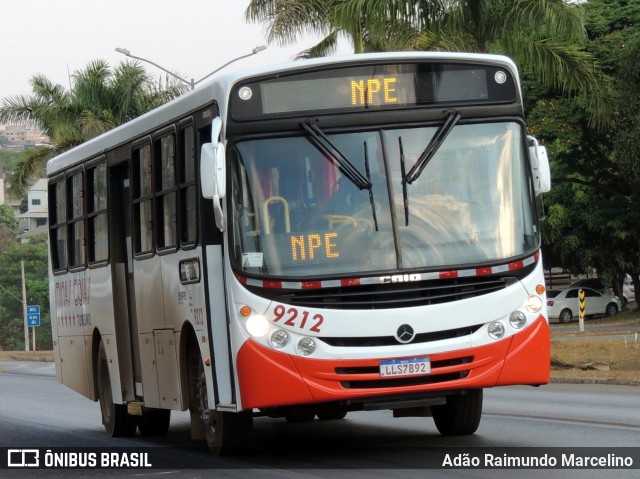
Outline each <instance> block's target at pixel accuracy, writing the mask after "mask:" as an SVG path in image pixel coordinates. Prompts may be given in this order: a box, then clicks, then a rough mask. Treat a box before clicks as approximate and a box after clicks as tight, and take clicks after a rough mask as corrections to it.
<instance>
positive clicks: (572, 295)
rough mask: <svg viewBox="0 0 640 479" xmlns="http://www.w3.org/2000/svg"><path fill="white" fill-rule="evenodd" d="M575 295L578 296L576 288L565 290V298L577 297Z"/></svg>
mask: <svg viewBox="0 0 640 479" xmlns="http://www.w3.org/2000/svg"><path fill="white" fill-rule="evenodd" d="M577 297H578V290H577V289H572V290H570V291H567V298H577Z"/></svg>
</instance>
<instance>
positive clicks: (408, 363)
mask: <svg viewBox="0 0 640 479" xmlns="http://www.w3.org/2000/svg"><path fill="white" fill-rule="evenodd" d="M430 373H431V361H430V360H429V358H411V359H385V360H383V361H380V376H382V377H383V378H387V377H394V376H396V377H398V376H422V375H425V374H430Z"/></svg>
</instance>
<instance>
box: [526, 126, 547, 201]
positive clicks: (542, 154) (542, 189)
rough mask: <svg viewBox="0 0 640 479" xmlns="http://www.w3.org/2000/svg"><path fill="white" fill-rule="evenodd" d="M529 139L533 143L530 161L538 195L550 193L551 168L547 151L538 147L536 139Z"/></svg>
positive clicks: (530, 150) (542, 147) (530, 149)
mask: <svg viewBox="0 0 640 479" xmlns="http://www.w3.org/2000/svg"><path fill="white" fill-rule="evenodd" d="M527 139H528V140H529V141H530V142H531V146H529V159H530V162H531V173H532V174H533V184H534V187H535V189H536V194H540V193H548V192H549V191H550V190H551V168H550V167H549V156H548V155H547V149H546V148H545V147H544V146H540V145H538V140H536V139H535V138H534V137H532V136H529V137H527Z"/></svg>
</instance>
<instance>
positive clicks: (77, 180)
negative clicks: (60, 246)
mask: <svg viewBox="0 0 640 479" xmlns="http://www.w3.org/2000/svg"><path fill="white" fill-rule="evenodd" d="M67 189H68V192H69V193H70V195H69V203H70V204H69V213H70V215H69V234H70V235H71V237H70V239H69V251H70V255H69V267H70V268H78V267H82V266H84V265H85V236H84V233H85V229H84V228H85V220H84V173H83V172H79V173H75V174H73V175H72V176H71V177H70V178H69V179H68V180H67Z"/></svg>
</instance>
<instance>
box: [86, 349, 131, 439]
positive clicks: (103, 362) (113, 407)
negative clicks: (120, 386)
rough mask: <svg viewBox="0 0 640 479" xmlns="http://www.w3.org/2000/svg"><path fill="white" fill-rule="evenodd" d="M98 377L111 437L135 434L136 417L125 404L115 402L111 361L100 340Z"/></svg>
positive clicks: (100, 394) (102, 404) (104, 419)
mask: <svg viewBox="0 0 640 479" xmlns="http://www.w3.org/2000/svg"><path fill="white" fill-rule="evenodd" d="M96 377H97V380H98V383H97V386H98V398H99V400H100V413H101V414H102V424H103V425H104V428H105V430H106V431H107V434H108V435H109V436H111V437H126V436H133V435H134V434H135V432H136V426H137V421H136V418H135V417H134V416H130V415H129V413H128V412H127V407H126V406H125V405H124V404H114V402H113V392H112V390H111V377H110V376H109V362H108V360H107V351H106V350H105V347H104V343H103V342H102V341H100V347H99V349H98V361H97V363H96Z"/></svg>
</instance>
